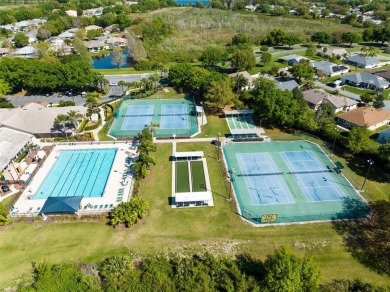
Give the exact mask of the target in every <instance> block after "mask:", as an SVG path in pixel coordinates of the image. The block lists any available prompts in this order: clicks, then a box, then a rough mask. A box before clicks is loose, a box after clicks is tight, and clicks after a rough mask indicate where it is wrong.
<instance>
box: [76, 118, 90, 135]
mask: <svg viewBox="0 0 390 292" xmlns="http://www.w3.org/2000/svg"><path fill="white" fill-rule="evenodd" d="M87 123H88V119H84V120H83V121H82V122H81V124H80V126H79V128H78V129H77V131H78V132H82V131H84V127H85V125H86V124H87Z"/></svg>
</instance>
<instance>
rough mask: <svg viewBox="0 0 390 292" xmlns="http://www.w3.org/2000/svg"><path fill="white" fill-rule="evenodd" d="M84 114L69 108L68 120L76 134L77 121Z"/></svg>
mask: <svg viewBox="0 0 390 292" xmlns="http://www.w3.org/2000/svg"><path fill="white" fill-rule="evenodd" d="M83 118H84V116H83V115H82V114H81V113H80V112H79V111H74V110H71V111H69V112H68V121H69V122H70V123H72V124H73V126H74V128H75V130H76V134H77V133H78V126H79V123H80V122H81V121H82V120H83Z"/></svg>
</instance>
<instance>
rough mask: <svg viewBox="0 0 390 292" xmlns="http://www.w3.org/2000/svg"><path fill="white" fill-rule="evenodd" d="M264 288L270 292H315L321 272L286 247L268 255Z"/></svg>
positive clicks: (265, 263) (265, 264) (265, 265)
mask: <svg viewBox="0 0 390 292" xmlns="http://www.w3.org/2000/svg"><path fill="white" fill-rule="evenodd" d="M264 268H265V270H266V275H265V279H264V287H265V289H266V290H268V291H280V292H282V291H306V292H309V291H315V290H316V289H317V286H318V279H319V276H320V272H319V270H318V268H317V267H316V266H315V265H314V264H313V262H312V260H310V259H308V258H303V259H302V258H300V257H298V256H296V255H294V254H293V253H291V252H290V250H289V249H287V248H286V247H281V248H279V249H277V250H276V251H275V252H274V254H271V255H268V256H267V259H266V260H265V262H264Z"/></svg>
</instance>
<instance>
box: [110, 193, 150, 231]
mask: <svg viewBox="0 0 390 292" xmlns="http://www.w3.org/2000/svg"><path fill="white" fill-rule="evenodd" d="M148 208H149V203H148V202H147V201H145V200H144V199H142V198H141V197H133V198H132V199H131V201H130V202H124V203H120V204H119V205H118V206H116V207H115V208H114V209H113V210H112V211H111V213H110V217H109V218H110V219H109V223H110V224H111V225H114V226H116V225H118V224H125V225H126V226H127V227H129V226H132V225H134V224H135V223H137V222H138V220H139V219H142V218H143V217H144V216H145V214H146V212H147V210H148Z"/></svg>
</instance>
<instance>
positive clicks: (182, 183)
mask: <svg viewBox="0 0 390 292" xmlns="http://www.w3.org/2000/svg"><path fill="white" fill-rule="evenodd" d="M176 192H177V193H188V192H190V181H189V172H188V162H187V161H183V162H176Z"/></svg>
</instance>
